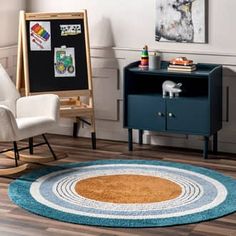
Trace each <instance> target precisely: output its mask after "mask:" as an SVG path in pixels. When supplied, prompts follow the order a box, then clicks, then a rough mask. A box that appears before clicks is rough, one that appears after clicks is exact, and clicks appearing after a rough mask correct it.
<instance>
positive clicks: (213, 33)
mask: <svg viewBox="0 0 236 236" xmlns="http://www.w3.org/2000/svg"><path fill="white" fill-rule="evenodd" d="M27 7H28V11H31V12H64V11H72V12H73V11H77V10H79V9H87V10H88V17H89V29H90V42H91V57H92V67H93V81H94V95H95V112H96V127H97V136H98V137H99V138H108V139H120V140H126V139H127V131H126V130H125V129H123V119H122V106H123V101H122V99H123V95H122V93H123V89H122V85H123V68H124V66H125V65H127V64H128V63H130V62H132V61H134V60H138V59H139V57H140V50H141V48H142V47H143V45H144V44H148V45H149V48H150V49H151V50H159V51H161V52H162V57H163V59H166V60H169V59H170V58H172V57H175V56H179V55H183V56H187V57H190V58H192V59H193V60H194V61H195V62H205V63H220V64H222V65H223V66H224V78H223V80H224V88H223V102H224V108H223V119H224V121H223V129H222V130H221V131H220V135H219V149H220V150H221V151H226V152H236V145H235V144H236V111H235V105H236V93H235V92H234V91H235V90H236V74H235V72H236V43H235V42H236V32H235V26H234V22H236V15H235V9H236V1H234V0H209V12H208V16H209V17H208V19H209V43H207V44H186V43H182V44H181V43H164V42H155V40H154V38H155V0H60V1H58V0H40V1H35V0H31V1H28V2H27ZM227 89H228V91H229V93H228V94H227V93H226V91H227ZM107 91H109V92H107ZM227 96H228V101H229V109H230V110H229V119H228V120H227V119H226V118H227V114H226V113H227V112H226V107H227V104H226V101H227ZM71 124H72V122H71V121H70V120H62V122H61V129H60V130H58V131H57V132H61V133H68V134H69V133H71V132H72V126H71ZM80 134H82V135H88V132H86V129H81V130H80ZM145 137H146V139H145V140H146V141H147V142H151V143H154V144H155V143H156V144H168V145H174V146H186V147H194V148H201V147H202V139H201V137H193V136H184V135H177V136H176V135H173V136H169V135H168V136H167V135H163V134H156V133H149V132H146V133H145Z"/></svg>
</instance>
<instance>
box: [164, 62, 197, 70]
mask: <svg viewBox="0 0 236 236" xmlns="http://www.w3.org/2000/svg"><path fill="white" fill-rule="evenodd" d="M196 69H197V67H196V65H194V64H192V65H186V66H185V65H174V64H169V66H168V71H186V72H191V71H195V70H196Z"/></svg>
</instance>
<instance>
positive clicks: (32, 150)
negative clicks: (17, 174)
mask: <svg viewBox="0 0 236 236" xmlns="http://www.w3.org/2000/svg"><path fill="white" fill-rule="evenodd" d="M29 154H30V155H33V154H34V139H33V138H32V137H31V138H29Z"/></svg>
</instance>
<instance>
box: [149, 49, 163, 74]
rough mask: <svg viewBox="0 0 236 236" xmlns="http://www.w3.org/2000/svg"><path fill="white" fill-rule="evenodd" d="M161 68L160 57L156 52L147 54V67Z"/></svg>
mask: <svg viewBox="0 0 236 236" xmlns="http://www.w3.org/2000/svg"><path fill="white" fill-rule="evenodd" d="M160 68H161V57H160V55H158V54H157V53H156V52H155V53H154V55H149V69H150V70H158V69H160Z"/></svg>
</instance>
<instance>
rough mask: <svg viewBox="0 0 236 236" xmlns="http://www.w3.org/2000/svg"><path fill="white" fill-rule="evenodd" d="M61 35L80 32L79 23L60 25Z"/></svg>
mask: <svg viewBox="0 0 236 236" xmlns="http://www.w3.org/2000/svg"><path fill="white" fill-rule="evenodd" d="M60 30H61V36H71V35H78V34H81V25H80V24H76V25H60Z"/></svg>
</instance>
